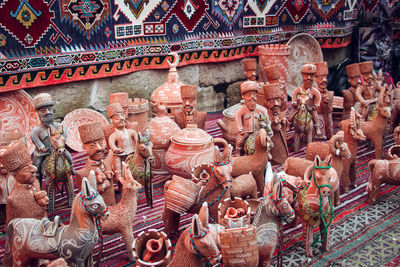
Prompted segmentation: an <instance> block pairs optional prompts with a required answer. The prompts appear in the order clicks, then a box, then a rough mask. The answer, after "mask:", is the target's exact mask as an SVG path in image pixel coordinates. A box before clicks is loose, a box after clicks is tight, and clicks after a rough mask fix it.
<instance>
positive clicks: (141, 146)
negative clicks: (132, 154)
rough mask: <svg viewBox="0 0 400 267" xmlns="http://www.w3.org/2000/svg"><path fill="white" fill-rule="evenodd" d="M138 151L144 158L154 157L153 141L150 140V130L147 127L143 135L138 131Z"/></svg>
mask: <svg viewBox="0 0 400 267" xmlns="http://www.w3.org/2000/svg"><path fill="white" fill-rule="evenodd" d="M137 146H138V151H139V153H140V154H141V155H142V156H143V157H144V158H145V159H154V155H153V143H152V142H151V141H150V132H149V130H148V129H147V130H146V131H145V132H144V135H142V134H141V133H139V141H138V144H137Z"/></svg>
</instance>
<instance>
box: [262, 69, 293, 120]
mask: <svg viewBox="0 0 400 267" xmlns="http://www.w3.org/2000/svg"><path fill="white" fill-rule="evenodd" d="M264 73H265V77H266V78H267V80H268V83H269V84H279V85H280V91H281V92H282V95H283V99H282V104H281V111H282V112H284V115H286V111H287V109H288V107H287V96H288V94H287V91H286V86H285V82H284V80H283V77H281V71H280V66H279V65H278V64H273V65H269V66H265V67H264ZM264 93H265V90H264Z"/></svg>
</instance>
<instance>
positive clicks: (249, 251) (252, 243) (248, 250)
mask: <svg viewBox="0 0 400 267" xmlns="http://www.w3.org/2000/svg"><path fill="white" fill-rule="evenodd" d="M218 234H219V237H220V240H221V254H222V258H223V261H224V266H229V267H230V266H235V267H239V266H246V267H256V266H258V245H257V231H256V228H255V227H243V228H233V229H224V230H223V231H221V232H219V233H218Z"/></svg>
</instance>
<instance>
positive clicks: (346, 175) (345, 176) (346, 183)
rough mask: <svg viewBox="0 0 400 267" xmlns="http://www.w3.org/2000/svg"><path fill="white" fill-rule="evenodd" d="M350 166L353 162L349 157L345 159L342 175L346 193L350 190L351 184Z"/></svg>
mask: <svg viewBox="0 0 400 267" xmlns="http://www.w3.org/2000/svg"><path fill="white" fill-rule="evenodd" d="M350 166H351V162H350V160H349V159H343V171H342V175H341V177H340V179H341V182H342V187H343V191H344V192H345V193H347V192H349V186H350Z"/></svg>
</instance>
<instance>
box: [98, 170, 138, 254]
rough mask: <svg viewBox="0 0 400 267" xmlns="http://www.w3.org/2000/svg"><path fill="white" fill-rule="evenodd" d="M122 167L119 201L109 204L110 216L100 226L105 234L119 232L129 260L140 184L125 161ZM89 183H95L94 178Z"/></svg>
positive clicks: (131, 252)
mask: <svg viewBox="0 0 400 267" xmlns="http://www.w3.org/2000/svg"><path fill="white" fill-rule="evenodd" d="M122 168H123V171H122V174H123V175H122V177H121V180H120V182H121V184H122V197H121V201H120V202H119V203H118V204H117V205H114V206H110V208H109V211H110V216H109V217H108V218H107V219H106V220H105V221H104V222H103V223H102V224H101V227H102V233H103V234H106V235H111V234H115V233H121V235H122V239H123V240H124V242H125V248H126V251H127V252H128V256H129V260H130V261H133V260H134V256H133V249H132V243H133V240H134V236H133V221H134V218H135V216H136V209H137V195H138V193H139V190H140V189H141V188H142V185H141V184H140V183H139V182H137V181H135V180H134V179H133V176H132V174H131V172H130V170H129V168H128V165H127V164H126V163H125V162H123V163H122ZM91 183H96V179H94V181H91ZM94 188H96V187H94Z"/></svg>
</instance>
